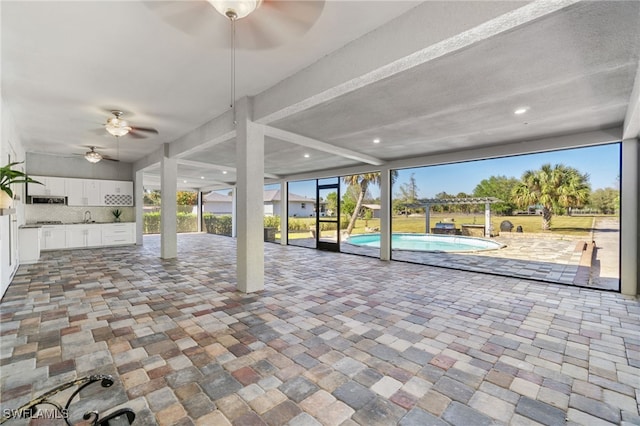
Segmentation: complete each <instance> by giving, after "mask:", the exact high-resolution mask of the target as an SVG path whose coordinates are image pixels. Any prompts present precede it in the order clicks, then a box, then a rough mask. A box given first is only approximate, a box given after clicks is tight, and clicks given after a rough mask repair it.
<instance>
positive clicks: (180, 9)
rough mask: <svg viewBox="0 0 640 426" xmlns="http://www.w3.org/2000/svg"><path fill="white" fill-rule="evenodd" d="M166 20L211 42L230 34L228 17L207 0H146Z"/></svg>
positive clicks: (171, 24) (146, 4)
mask: <svg viewBox="0 0 640 426" xmlns="http://www.w3.org/2000/svg"><path fill="white" fill-rule="evenodd" d="M143 3H144V5H145V6H147V7H148V8H149V9H151V10H152V11H153V12H154V13H155V14H156V15H158V16H159V17H160V19H162V20H163V21H164V22H166V23H167V24H169V25H170V26H172V27H173V28H175V29H177V30H178V31H181V32H183V33H185V34H188V35H190V36H193V37H197V38H200V39H202V40H203V41H206V42H207V43H210V42H211V40H216V39H218V38H221V37H224V36H225V34H228V32H229V31H228V27H227V25H226V24H228V21H227V18H225V17H224V16H222V15H220V14H219V13H218V12H216V10H215V9H214V8H213V6H211V4H209V2H207V1H191V0H186V1H185V0H176V1H145V2H143Z"/></svg>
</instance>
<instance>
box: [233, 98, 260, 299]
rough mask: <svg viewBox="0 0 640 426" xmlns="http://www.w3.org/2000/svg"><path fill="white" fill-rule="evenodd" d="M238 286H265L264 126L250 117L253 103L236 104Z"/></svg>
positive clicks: (255, 288)
mask: <svg viewBox="0 0 640 426" xmlns="http://www.w3.org/2000/svg"><path fill="white" fill-rule="evenodd" d="M236 111H237V115H236V117H237V124H236V134H237V136H236V173H237V179H236V193H237V199H238V202H237V209H236V216H237V222H238V225H237V228H238V239H237V241H238V245H237V259H238V264H237V280H238V283H237V287H238V290H240V291H242V292H244V293H253V292H255V291H260V290H263V289H264V238H263V233H264V177H263V176H264V126H262V125H261V124H256V123H254V122H252V121H251V118H252V117H251V104H250V101H249V99H247V98H243V99H241V100H240V101H239V102H238V103H237V104H236Z"/></svg>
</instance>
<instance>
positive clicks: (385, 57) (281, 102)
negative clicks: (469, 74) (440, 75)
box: [253, 0, 579, 124]
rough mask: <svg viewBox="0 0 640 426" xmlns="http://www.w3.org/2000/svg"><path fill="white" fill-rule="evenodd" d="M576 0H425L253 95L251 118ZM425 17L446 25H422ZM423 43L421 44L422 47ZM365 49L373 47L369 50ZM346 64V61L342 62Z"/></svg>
mask: <svg viewBox="0 0 640 426" xmlns="http://www.w3.org/2000/svg"><path fill="white" fill-rule="evenodd" d="M578 1H579V0H558V1H535V2H531V3H529V4H526V5H525V3H524V2H477V3H478V5H477V6H475V7H474V6H473V5H472V6H470V7H468V8H466V9H462V8H458V12H457V15H456V17H455V19H451V13H453V11H452V9H451V8H450V7H447V2H442V3H441V5H438V4H439V3H440V2H429V1H427V2H424V3H422V4H421V5H419V6H417V7H415V8H414V9H412V10H411V11H410V12H408V13H405V14H404V15H401V16H400V17H398V18H396V19H394V20H393V21H391V22H389V23H387V24H385V25H383V26H381V27H380V28H377V29H376V30H375V31H372V32H370V33H369V34H366V35H365V36H363V37H361V38H359V39H357V40H355V41H353V42H351V43H349V44H347V45H346V46H345V47H343V48H342V49H339V50H337V51H335V52H333V53H331V54H329V55H327V56H325V57H324V58H322V59H320V60H319V61H317V62H316V63H315V64H313V65H312V66H310V67H308V68H306V69H304V70H302V71H301V72H298V73H296V74H294V75H292V76H291V77H289V78H286V79H285V80H283V81H281V82H280V83H278V84H277V85H275V86H273V87H271V88H270V89H267V90H265V91H264V92H262V93H260V94H258V95H256V96H255V98H254V110H253V112H254V114H253V117H254V121H256V122H257V123H260V124H270V123H274V122H276V121H278V120H281V119H284V118H287V117H290V116H292V115H294V114H296V113H299V112H301V111H305V110H307V109H309V108H312V107H314V106H317V105H320V104H323V103H326V102H329V101H331V100H333V99H336V98H338V97H340V96H343V95H345V94H348V93H351V92H354V91H356V90H358V89H360V88H363V87H365V86H368V85H371V84H373V83H376V82H378V81H381V80H383V79H387V78H390V77H392V76H394V75H397V74H399V73H402V72H404V71H407V70H409V69H411V68H414V67H417V66H420V65H422V64H425V63H427V62H430V61H433V60H435V59H438V58H441V57H443V56H445V55H450V54H451V53H453V52H457V51H460V50H462V49H466V48H468V47H469V46H471V45H473V44H476V43H479V42H481V41H484V40H487V39H489V38H491V37H494V36H496V35H498V34H501V33H504V32H507V31H510V30H512V29H514V28H516V27H518V26H521V25H524V24H527V23H529V22H532V21H534V20H536V19H540V18H542V17H544V16H546V15H549V14H552V13H554V12H557V11H559V10H561V9H564V8H566V7H568V6H571V5H572V4H574V3H577V2H578ZM424 22H434V23H446V25H444V24H441V25H424ZM425 46H426V47H425ZM370 52H376V53H375V54H374V55H372V54H371V53H370ZM345 63H348V64H349V66H344V64H345Z"/></svg>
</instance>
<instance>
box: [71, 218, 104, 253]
mask: <svg viewBox="0 0 640 426" xmlns="http://www.w3.org/2000/svg"><path fill="white" fill-rule="evenodd" d="M66 229H67V247H66V248H82V247H98V246H101V245H102V230H101V227H100V225H95V224H94V225H90V224H88V225H66Z"/></svg>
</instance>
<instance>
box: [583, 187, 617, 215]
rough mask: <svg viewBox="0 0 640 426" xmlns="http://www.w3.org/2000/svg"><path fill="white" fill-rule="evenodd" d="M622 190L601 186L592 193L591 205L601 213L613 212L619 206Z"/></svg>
mask: <svg viewBox="0 0 640 426" xmlns="http://www.w3.org/2000/svg"><path fill="white" fill-rule="evenodd" d="M619 200H620V191H619V190H617V189H614V188H604V189H602V188H600V189H596V190H595V191H594V192H592V193H591V201H590V203H589V205H591V206H592V207H593V208H595V209H597V210H598V211H599V212H600V213H604V214H613V213H615V212H616V211H617V210H618V209H619V208H620V204H619Z"/></svg>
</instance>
